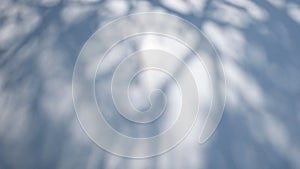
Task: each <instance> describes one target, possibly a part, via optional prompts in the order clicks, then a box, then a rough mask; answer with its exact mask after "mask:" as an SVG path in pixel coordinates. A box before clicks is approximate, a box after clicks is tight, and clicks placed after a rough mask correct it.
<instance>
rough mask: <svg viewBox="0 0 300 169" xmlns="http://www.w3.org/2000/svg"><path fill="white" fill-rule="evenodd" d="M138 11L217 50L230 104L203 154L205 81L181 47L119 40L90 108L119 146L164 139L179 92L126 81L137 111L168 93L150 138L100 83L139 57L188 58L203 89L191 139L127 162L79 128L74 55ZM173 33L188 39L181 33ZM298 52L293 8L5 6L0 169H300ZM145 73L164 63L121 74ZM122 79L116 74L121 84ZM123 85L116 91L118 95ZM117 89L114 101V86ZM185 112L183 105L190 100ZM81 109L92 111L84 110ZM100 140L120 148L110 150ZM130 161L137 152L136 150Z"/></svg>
mask: <svg viewBox="0 0 300 169" xmlns="http://www.w3.org/2000/svg"><path fill="white" fill-rule="evenodd" d="M138 12H164V13H169V14H172V15H176V16H178V17H180V18H182V19H185V20H187V21H188V22H191V23H192V24H194V25H195V26H196V27H197V28H199V29H200V30H201V31H203V32H204V33H205V35H207V38H209V40H211V42H212V43H213V44H214V45H215V48H216V50H217V52H218V53H219V56H220V58H221V60H222V67H223V69H224V72H225V77H226V91H227V92H226V93H227V100H226V106H225V110H224V113H223V116H222V119H221V122H220V123H219V125H218V128H217V130H216V131H215V133H214V134H213V135H212V136H211V137H210V139H209V140H208V141H206V142H205V143H204V144H199V143H198V141H197V140H198V139H199V136H200V133H201V124H203V122H204V119H205V118H204V116H202V115H201V112H207V111H208V109H209V103H210V100H211V97H212V95H213V94H212V93H213V92H214V91H213V90H212V89H211V86H210V84H209V83H208V81H209V80H208V79H209V77H208V76H207V74H206V73H207V72H205V69H204V67H201V66H203V65H201V63H199V61H198V60H197V59H196V60H195V59H193V58H192V59H189V57H188V55H187V56H186V55H185V54H186V53H185V52H184V50H183V49H182V48H181V47H180V45H178V44H176V43H175V42H174V41H170V40H169V39H166V38H160V39H158V38H157V37H155V36H153V35H147V36H143V37H136V38H135V39H134V40H128V41H126V43H125V42H124V44H123V45H121V46H118V47H117V49H116V50H114V51H112V52H111V53H109V56H108V57H107V59H104V60H103V65H102V67H101V71H100V70H99V71H97V72H96V74H95V97H96V100H97V103H98V105H99V107H100V108H101V109H102V110H103V112H104V113H103V116H105V118H106V120H107V122H108V123H109V124H110V125H111V126H112V127H113V128H114V129H115V130H118V131H119V132H120V133H123V134H125V135H128V136H131V137H151V136H154V135H157V134H159V133H161V132H163V131H164V130H166V129H167V128H168V127H169V126H170V125H172V122H173V121H174V120H176V118H177V117H178V116H179V115H178V109H180V101H182V100H180V99H179V100H178V99H177V98H180V90H177V89H176V81H175V82H174V81H172V80H170V81H171V82H169V81H167V80H166V79H172V78H170V77H168V76H166V75H162V74H160V73H157V72H155V71H153V72H151V71H149V72H146V73H141V74H139V75H137V78H136V79H133V80H132V87H131V88H130V89H129V90H130V93H131V97H132V98H130V99H132V100H133V104H135V105H133V106H134V107H136V108H137V109H139V110H142V111H144V110H147V109H148V108H149V102H148V101H149V100H147V99H148V96H149V91H151V90H152V89H153V88H156V87H157V86H160V87H161V86H164V85H165V83H166V81H167V83H168V84H167V86H169V87H166V88H165V90H166V93H167V94H168V95H166V96H167V98H168V101H169V102H170V103H169V102H168V103H169V104H167V107H166V110H167V112H169V114H168V113H167V114H166V115H165V116H163V119H162V120H160V121H155V125H154V126H155V127H151V126H149V125H148V126H147V125H146V126H141V124H138V125H136V124H135V125H133V123H126V120H124V119H123V117H122V116H119V117H116V116H113V115H114V113H115V112H116V111H117V110H116V109H117V108H116V107H115V105H113V104H112V102H111V100H109V99H108V95H109V94H111V93H110V92H111V88H110V87H111V86H110V85H108V84H107V83H108V82H109V80H107V79H108V78H111V75H112V73H113V71H114V70H115V69H116V66H117V65H118V64H119V62H120V61H121V60H122V59H123V58H124V57H125V56H128V55H130V54H132V52H133V51H136V50H137V49H140V48H143V49H149V48H151V49H153V48H164V49H169V50H170V51H173V52H174V54H177V55H178V56H179V57H181V58H182V59H183V60H184V59H189V60H188V61H187V62H188V63H189V66H190V68H191V70H192V72H193V73H194V75H196V77H198V79H196V81H197V82H198V84H200V85H198V86H197V87H198V88H199V95H200V96H199V98H200V106H199V107H200V110H201V111H200V117H199V119H198V120H197V121H196V123H195V126H194V127H193V128H192V130H191V133H190V134H189V135H188V136H187V137H186V138H185V139H184V140H183V142H181V144H179V145H178V146H176V147H175V148H173V149H172V150H170V151H169V152H166V153H164V154H162V155H159V156H155V157H152V158H146V159H130V158H123V157H119V156H116V155H113V154H111V153H109V152H107V151H105V150H103V149H101V148H99V147H98V146H97V145H96V144H94V143H93V141H92V140H90V138H89V137H88V136H87V134H86V133H85V132H84V130H83V129H82V128H81V127H82V126H81V125H80V123H79V120H78V119H77V116H76V112H75V109H74V105H73V98H72V76H73V70H74V66H75V62H76V60H77V58H78V55H79V53H80V51H81V49H82V48H83V46H84V44H85V43H86V41H87V40H88V39H89V38H90V36H91V35H92V34H93V33H94V32H95V31H97V30H98V29H99V28H101V27H103V26H104V25H106V24H107V23H109V22H111V21H112V20H114V19H116V18H119V17H121V16H124V15H128V14H132V13H138ZM154 19H155V18H154ZM143 22H147V21H145V20H144V21H143ZM149 22H150V20H149ZM173 26H174V28H176V25H173ZM164 28H165V27H163V26H162V27H161V29H164ZM126 29H128V28H127V27H126V26H124V30H126ZM124 30H120V29H116V30H114V29H112V30H111V32H110V33H111V34H112V35H113V34H114V32H118V31H124ZM178 32H181V34H182V36H185V35H186V36H187V38H190V39H191V40H194V39H195V37H193V36H189V35H190V33H191V32H189V31H188V30H181V29H180V30H178ZM299 44H300V2H298V1H297V0H267V1H260V0H242V1H238V0H224V1H210V0H187V1H183V0H153V1H150V0H149V1H123V0H122V1H121V0H120V1H119V0H101V1H97V0H62V1H60V0H41V1H38V0H28V1H25V0H16V1H10V0H2V1H1V2H0V108H1V109H0V168H4V169H6V168H30V169H31V168H63V169H65V168H72V169H74V168H79V169H80V168H101V169H106V168H107V169H111V168H139V169H143V168H145V169H146V168H178V169H182V168H191V169H193V168H195V169H196V168H197V169H199V168H229V169H231V168H251V169H252V168H272V169H273V168H300V160H299V158H300V143H299V141H298V140H300V133H299V128H300V104H299V103H300V80H299V74H300V58H299V53H300V48H299ZM201 45H202V44H201ZM196 46H197V45H196ZM202 47H203V46H202ZM99 48H101V45H100V46H99ZM88 62H90V61H87V63H88ZM153 62H155V64H161V65H165V64H168V63H167V62H166V60H163V59H162V60H157V59H156V60H154V61H153V60H151V59H150V60H149V59H148V60H147V59H144V60H139V59H137V60H134V62H130V65H131V66H130V67H129V68H128V69H124V70H126V71H128V72H131V71H134V70H135V69H138V68H139V67H141V65H147V64H150V65H151V64H152V63H153ZM94 64H98V63H97V62H95V63H94ZM211 64H212V65H213V64H215V63H211ZM92 66H95V65H91V67H92ZM206 66H208V67H209V65H206ZM172 69H173V68H172ZM87 71H88V70H87ZM174 71H175V72H179V73H178V74H179V77H178V78H183V79H184V77H186V76H185V74H180V71H182V69H181V67H180V66H179V67H174ZM128 72H124V71H123V73H124V75H126V74H127V73H128ZM92 75H93V74H92ZM121 75H122V74H121ZM216 79H217V80H218V77H216ZM121 82H122V81H118V83H116V84H119V85H120V86H122V84H121ZM130 83H131V82H130ZM169 83H170V84H169ZM114 87H115V88H116V90H118V85H117V86H114ZM121 89H122V88H121ZM120 92H122V91H119V92H117V94H119V93H120ZM143 96H145V97H143ZM151 96H152V95H151ZM155 96H156V95H154V98H155V99H154V102H152V104H153V105H157V106H158V107H161V104H163V103H164V101H165V98H164V95H159V96H160V97H155ZM162 96H163V97H162ZM150 99H151V98H150ZM155 101H156V102H155ZM185 101H186V100H185ZM189 101H190V102H191V104H192V102H193V101H195V99H191V100H189ZM150 106H151V105H150ZM85 109H86V111H89V107H85ZM158 109H159V108H158ZM151 110H152V111H153V112H155V111H156V108H155V107H154V108H153V109H151ZM171 113H173V114H171ZM128 116H130V115H128ZM175 136H176V133H174V137H175ZM107 141H108V142H111V144H115V145H116V146H117V147H118V146H120V148H121V149H122V148H123V149H126V148H128V147H125V146H126V145H123V144H122V143H120V142H118V141H119V140H107ZM144 148H146V147H144ZM151 148H152V147H151ZM130 151H133V152H136V151H143V150H141V148H140V147H138V146H137V147H136V149H134V148H132V150H130Z"/></svg>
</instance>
